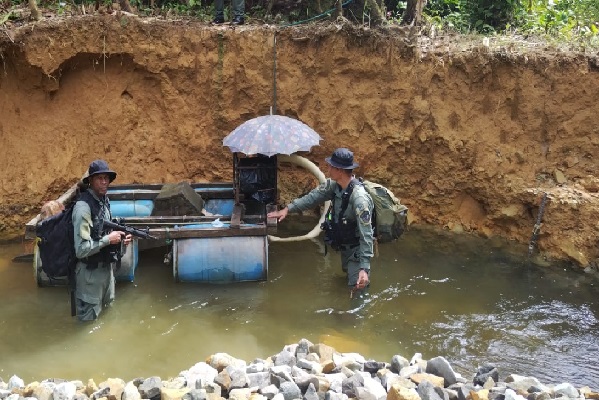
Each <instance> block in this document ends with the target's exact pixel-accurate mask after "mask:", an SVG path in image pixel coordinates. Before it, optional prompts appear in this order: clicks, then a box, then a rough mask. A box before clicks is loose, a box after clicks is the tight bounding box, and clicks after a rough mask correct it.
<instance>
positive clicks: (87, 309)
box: [73, 160, 131, 321]
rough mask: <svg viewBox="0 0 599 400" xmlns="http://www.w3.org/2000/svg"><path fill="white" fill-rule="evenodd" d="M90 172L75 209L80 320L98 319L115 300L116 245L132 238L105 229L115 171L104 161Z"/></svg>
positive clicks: (98, 162) (78, 311) (95, 162)
mask: <svg viewBox="0 0 599 400" xmlns="http://www.w3.org/2000/svg"><path fill="white" fill-rule="evenodd" d="M87 172H88V173H87V176H86V177H85V178H83V183H84V185H85V186H87V190H85V191H84V192H83V193H81V195H80V196H79V198H78V199H77V202H76V203H75V207H74V208H73V231H74V239H75V254H76V256H77V266H76V267H75V282H76V289H75V298H76V308H77V318H78V319H79V320H80V321H91V320H95V319H96V318H98V316H99V315H100V312H101V311H102V309H103V307H106V306H108V305H109V304H110V303H111V302H112V301H113V300H114V273H113V263H114V262H115V261H116V257H115V256H116V246H115V245H120V243H121V242H124V243H125V245H127V244H129V243H130V242H131V235H126V234H125V232H120V231H109V230H106V229H104V227H103V221H105V220H110V219H111V214H110V203H109V201H108V197H107V196H106V193H107V192H108V187H109V186H110V183H111V182H112V181H113V180H114V179H115V178H116V172H114V171H113V170H111V169H110V168H109V167H108V163H107V162H106V161H104V160H95V161H93V162H92V163H91V164H90V165H89V169H88V171H87Z"/></svg>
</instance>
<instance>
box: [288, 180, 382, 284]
mask: <svg viewBox="0 0 599 400" xmlns="http://www.w3.org/2000/svg"><path fill="white" fill-rule="evenodd" d="M342 194H343V190H342V189H341V186H339V184H337V182H335V181H334V180H332V179H330V178H329V179H327V181H326V182H324V183H322V184H321V185H320V186H319V187H317V188H316V189H314V190H312V191H311V192H310V193H308V194H307V195H305V196H303V197H301V198H299V199H295V200H293V201H292V202H291V204H289V205H288V206H287V208H288V210H289V212H298V211H306V210H310V209H312V208H314V207H316V206H317V205H320V204H323V203H324V202H325V201H327V200H331V199H332V198H333V196H334V197H335V201H334V203H335V209H334V210H333V218H337V217H338V216H339V212H340V211H341V203H342V197H341V196H342ZM373 209H374V205H373V203H372V199H371V198H370V196H369V195H368V193H366V190H365V189H364V187H363V186H362V185H355V187H354V189H353V191H352V194H351V196H350V198H349V204H348V206H347V209H346V210H345V214H344V216H345V217H346V218H347V220H348V221H356V222H357V228H356V242H358V244H357V245H355V244H354V245H343V246H342V248H341V250H340V252H341V267H342V268H343V271H344V272H346V273H347V284H348V286H350V287H354V286H355V285H356V282H357V281H358V274H359V272H360V270H361V269H363V270H365V271H366V272H367V273H368V277H369V279H370V259H371V258H372V256H373V243H374V238H373V232H372V225H371V223H370V218H371V217H372V211H373Z"/></svg>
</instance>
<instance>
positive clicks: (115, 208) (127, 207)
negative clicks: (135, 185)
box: [110, 200, 154, 218]
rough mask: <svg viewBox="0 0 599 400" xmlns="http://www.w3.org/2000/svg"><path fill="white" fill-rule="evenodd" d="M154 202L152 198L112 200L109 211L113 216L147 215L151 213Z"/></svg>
mask: <svg viewBox="0 0 599 400" xmlns="http://www.w3.org/2000/svg"><path fill="white" fill-rule="evenodd" d="M153 209H154V202H153V201H152V200H112V201H111V202H110V212H111V213H112V216H113V217H115V218H116V217H121V218H128V217H148V216H150V215H152V210H153Z"/></svg>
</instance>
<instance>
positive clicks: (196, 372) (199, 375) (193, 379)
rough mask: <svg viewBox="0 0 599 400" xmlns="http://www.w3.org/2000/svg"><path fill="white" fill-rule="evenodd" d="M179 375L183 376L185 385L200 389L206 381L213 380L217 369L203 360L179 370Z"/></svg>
mask: <svg viewBox="0 0 599 400" xmlns="http://www.w3.org/2000/svg"><path fill="white" fill-rule="evenodd" d="M179 375H180V376H182V377H184V378H185V381H186V382H187V387H190V388H196V389H202V388H204V386H205V385H206V384H207V383H208V382H214V378H216V375H218V370H217V369H216V368H214V367H212V366H210V365H208V364H207V363H205V362H199V363H197V364H195V365H194V366H193V367H191V368H190V369H188V370H187V371H181V373H180V374H179Z"/></svg>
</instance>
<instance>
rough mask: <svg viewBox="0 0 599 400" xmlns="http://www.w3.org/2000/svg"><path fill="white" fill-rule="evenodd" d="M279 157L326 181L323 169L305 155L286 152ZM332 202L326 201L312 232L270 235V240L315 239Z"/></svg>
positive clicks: (295, 240)
mask: <svg viewBox="0 0 599 400" xmlns="http://www.w3.org/2000/svg"><path fill="white" fill-rule="evenodd" d="M277 158H278V160H279V162H287V163H290V164H295V165H297V166H298V167H302V168H305V169H306V170H308V172H311V173H312V175H314V176H315V177H316V179H318V181H319V182H320V183H324V182H326V179H327V178H326V177H325V176H324V174H323V173H322V171H321V170H320V169H319V168H318V167H317V166H316V164H314V163H313V162H312V161H310V160H308V159H307V158H305V157H302V156H298V155H297V154H292V155H290V156H287V155H284V154H279V155H277ZM330 203H331V202H330V201H328V200H327V201H326V202H325V203H324V207H323V208H322V215H321V216H320V219H319V220H318V223H317V224H316V226H315V227H314V228H312V230H311V231H310V232H308V233H306V234H305V235H302V236H291V237H287V238H281V237H278V236H273V235H268V240H270V241H271V242H299V241H300V240H306V239H314V238H316V237H318V235H320V232H321V229H320V224H322V223H323V222H324V217H325V215H326V213H327V210H328V209H329V204H330Z"/></svg>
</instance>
